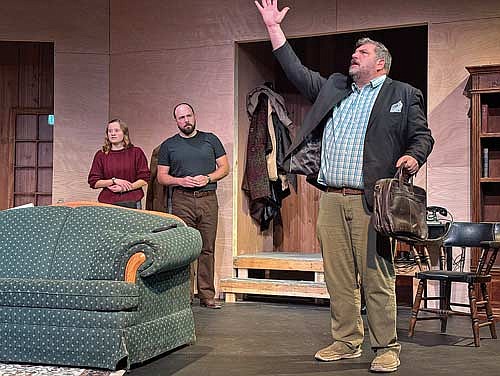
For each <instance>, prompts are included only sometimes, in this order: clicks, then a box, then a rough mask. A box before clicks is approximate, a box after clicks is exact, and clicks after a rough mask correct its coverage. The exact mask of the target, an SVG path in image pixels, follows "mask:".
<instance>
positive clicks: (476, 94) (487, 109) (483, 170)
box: [467, 64, 500, 316]
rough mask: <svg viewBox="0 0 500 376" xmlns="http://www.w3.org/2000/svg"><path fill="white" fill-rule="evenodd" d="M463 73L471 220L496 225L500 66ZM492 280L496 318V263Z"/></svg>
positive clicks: (499, 284)
mask: <svg viewBox="0 0 500 376" xmlns="http://www.w3.org/2000/svg"><path fill="white" fill-rule="evenodd" d="M467 70H468V71H469V73H470V78H469V82H468V87H467V94H468V96H469V97H470V100H471V108H470V119H471V182H470V183H471V184H470V190H471V217H472V218H471V220H472V221H475V222H500V64H499V65H481V66H471V67H467ZM499 236H500V234H499ZM477 252H478V250H473V252H472V257H471V264H472V267H474V266H475V265H476V264H477V261H478V258H479V255H478V253H477ZM492 277H493V281H492V285H491V290H490V291H491V298H492V303H493V306H494V310H495V314H496V315H497V316H499V315H500V259H497V261H496V263H495V266H494V268H493V270H492Z"/></svg>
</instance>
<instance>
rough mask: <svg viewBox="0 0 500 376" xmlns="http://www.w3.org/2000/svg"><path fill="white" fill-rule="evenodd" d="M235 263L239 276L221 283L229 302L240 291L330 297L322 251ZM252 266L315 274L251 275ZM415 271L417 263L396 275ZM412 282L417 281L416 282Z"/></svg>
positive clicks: (262, 256) (263, 256)
mask: <svg viewBox="0 0 500 376" xmlns="http://www.w3.org/2000/svg"><path fill="white" fill-rule="evenodd" d="M233 266H234V269H235V271H236V276H235V277H233V278H226V279H222V280H221V282H220V288H221V291H222V292H224V296H225V301H226V302H228V303H232V302H235V301H236V294H255V295H275V296H293V297H304V298H321V299H330V295H329V294H328V291H327V288H326V283H325V276H324V271H323V258H322V257H321V254H320V253H296V252H261V253H257V254H253V255H241V256H236V257H234V259H233ZM250 269H256V270H259V269H260V270H264V271H270V270H284V271H301V272H308V273H312V274H313V275H311V280H308V281H304V280H295V279H271V278H249V276H248V271H249V270H250ZM415 271H416V267H415V266H411V267H407V268H401V267H399V268H396V274H397V275H398V276H401V277H402V276H408V277H410V278H412V277H413V275H414V274H415ZM267 274H269V273H267ZM412 279H413V278H412ZM412 282H413V284H415V281H412ZM410 283H411V282H410ZM410 288H411V287H410ZM412 290H413V291H415V286H413V289H412Z"/></svg>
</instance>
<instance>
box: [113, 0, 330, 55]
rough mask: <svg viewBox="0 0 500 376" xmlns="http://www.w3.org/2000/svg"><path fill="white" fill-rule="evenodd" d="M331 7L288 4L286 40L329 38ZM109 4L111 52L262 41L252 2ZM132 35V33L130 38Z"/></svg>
mask: <svg viewBox="0 0 500 376" xmlns="http://www.w3.org/2000/svg"><path fill="white" fill-rule="evenodd" d="M335 3H336V2H335V1H325V0H309V1H301V0H289V1H286V2H280V6H283V5H285V4H287V5H288V6H290V7H291V8H292V10H291V11H290V12H289V13H288V15H287V23H286V25H285V28H286V31H287V33H288V35H295V36H302V35H311V34H319V33H325V32H334V31H335V29H336V15H335V11H336V5H335ZM146 4H147V6H145V3H144V2H140V1H136V0H111V10H112V11H111V52H112V53H113V54H114V53H123V52H130V51H147V50H164V49H177V48H193V47H200V46H213V45H219V44H226V43H228V42H232V41H244V40H259V39H267V38H268V37H267V32H266V30H265V27H264V24H263V22H262V19H261V17H260V14H259V13H258V10H257V8H256V6H255V4H254V2H253V1H251V0H226V1H218V0H204V1H196V0H183V1H164V0H149V1H147V2H146ZM131 30H133V31H134V32H131Z"/></svg>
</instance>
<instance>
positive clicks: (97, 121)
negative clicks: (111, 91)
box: [53, 53, 109, 202]
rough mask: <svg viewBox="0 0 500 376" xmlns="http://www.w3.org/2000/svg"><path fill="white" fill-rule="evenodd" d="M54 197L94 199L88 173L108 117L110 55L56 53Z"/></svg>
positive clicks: (59, 199) (94, 195) (58, 199)
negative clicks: (88, 181) (88, 182)
mask: <svg viewBox="0 0 500 376" xmlns="http://www.w3.org/2000/svg"><path fill="white" fill-rule="evenodd" d="M55 72H56V77H55V98H54V99H55V126H54V185H53V201H54V202H57V201H77V200H96V199H97V193H98V192H97V191H95V190H93V189H91V188H89V186H88V184H87V176H88V172H89V169H90V165H91V163H92V158H93V156H94V153H95V152H96V151H97V150H98V149H99V148H100V147H101V146H102V144H103V141H104V129H105V126H106V123H107V120H108V103H109V96H108V87H109V81H108V80H109V57H108V56H107V55H94V54H62V53H60V54H57V56H56V64H55Z"/></svg>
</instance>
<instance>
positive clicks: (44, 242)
mask: <svg viewBox="0 0 500 376" xmlns="http://www.w3.org/2000/svg"><path fill="white" fill-rule="evenodd" d="M173 223H177V224H179V223H180V221H178V220H176V219H173V218H165V217H160V216H155V215H151V214H148V213H144V212H140V211H136V210H127V209H123V208H119V207H102V206H80V207H76V208H70V207H65V206H46V207H41V206H40V207H33V208H25V209H14V210H4V211H1V212H0V257H2V262H1V263H0V278H43V279H77V280H82V279H92V271H93V269H94V259H95V258H96V252H97V251H98V250H99V248H100V247H103V246H105V247H110V246H113V242H115V241H116V243H118V242H119V239H121V238H122V237H126V236H130V235H132V234H138V235H139V236H140V235H141V234H144V233H151V231H152V230H154V229H157V228H159V227H164V226H168V225H169V224H173ZM110 261H111V260H110Z"/></svg>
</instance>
